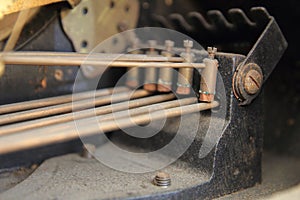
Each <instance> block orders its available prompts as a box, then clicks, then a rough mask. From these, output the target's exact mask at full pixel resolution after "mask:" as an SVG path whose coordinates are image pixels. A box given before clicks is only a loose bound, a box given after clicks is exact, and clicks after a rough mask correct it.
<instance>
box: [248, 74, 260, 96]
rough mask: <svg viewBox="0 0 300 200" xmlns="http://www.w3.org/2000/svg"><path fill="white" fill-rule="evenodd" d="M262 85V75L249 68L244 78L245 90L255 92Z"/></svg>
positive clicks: (249, 92)
mask: <svg viewBox="0 0 300 200" xmlns="http://www.w3.org/2000/svg"><path fill="white" fill-rule="evenodd" d="M261 86H262V76H261V74H260V73H259V72H258V71H256V70H250V71H249V72H248V73H247V74H246V76H245V80H244V87H245V91H246V92H247V93H248V94H251V95H253V94H256V93H257V92H258V91H259V90H260V88H261Z"/></svg>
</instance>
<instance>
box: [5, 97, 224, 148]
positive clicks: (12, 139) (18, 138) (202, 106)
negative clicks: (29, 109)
mask: <svg viewBox="0 0 300 200" xmlns="http://www.w3.org/2000/svg"><path fill="white" fill-rule="evenodd" d="M218 105H219V104H218V102H216V101H214V102H211V103H197V104H192V105H187V106H180V107H175V108H170V109H165V110H159V111H154V112H151V113H150V114H142V115H138V116H133V117H131V118H121V119H116V120H110V121H103V122H101V116H99V117H97V118H98V119H99V121H100V126H95V124H94V120H87V119H82V120H78V121H81V122H80V124H81V125H79V124H77V125H76V124H75V123H74V122H68V123H65V124H63V125H52V126H49V127H43V128H39V129H34V130H29V131H25V132H21V133H18V134H11V135H6V136H2V137H1V139H0V154H4V153H10V152H14V151H20V150H24V149H29V148H33V147H38V146H43V145H47V144H51V143H56V142H64V141H69V140H72V139H76V138H78V133H80V136H81V137H86V136H91V135H94V134H96V133H104V132H110V131H114V130H119V129H120V128H128V127H132V126H136V125H137V124H138V125H142V124H145V123H149V122H151V121H153V120H161V119H164V118H171V117H178V116H180V115H185V114H189V113H195V112H199V111H203V110H208V109H211V108H214V107H217V106H218ZM93 119H94V118H93ZM78 121H77V122H78ZM78 131H79V132H78ZM41 133H42V134H41Z"/></svg>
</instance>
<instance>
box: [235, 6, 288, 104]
mask: <svg viewBox="0 0 300 200" xmlns="http://www.w3.org/2000/svg"><path fill="white" fill-rule="evenodd" d="M251 11H252V12H253V13H255V14H256V16H265V17H267V18H268V19H269V22H268V23H267V26H266V28H265V29H264V31H263V33H262V34H261V36H260V37H259V39H258V40H257V41H256V43H255V44H254V46H253V47H252V49H251V50H250V52H249V53H248V55H247V57H246V59H245V60H244V61H243V62H242V63H241V64H240V65H239V66H238V68H237V69H236V72H235V75H234V77H233V89H234V93H235V96H236V97H237V98H238V99H239V100H240V101H241V103H240V105H247V104H250V103H251V102H252V101H253V100H254V99H255V98H256V96H257V95H258V94H259V91H260V89H261V86H262V84H263V83H264V82H265V81H266V80H267V79H268V77H269V75H270V74H271V72H272V71H273V69H274V68H275V66H276V64H277V63H278V61H279V60H280V58H281V56H282V55H283V53H284V51H285V50H286V48H287V45H288V44H287V41H286V39H285V38H284V36H283V34H282V32H281V30H280V28H279V26H278V24H277V22H276V21H275V19H274V17H272V16H270V15H269V13H268V12H267V11H266V9H265V8H263V7H255V8H252V9H251ZM260 69H261V70H260ZM255 88H257V89H255Z"/></svg>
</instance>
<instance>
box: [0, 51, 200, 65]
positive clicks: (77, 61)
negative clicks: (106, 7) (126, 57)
mask: <svg viewBox="0 0 300 200" xmlns="http://www.w3.org/2000/svg"><path fill="white" fill-rule="evenodd" d="M0 57H1V59H2V61H3V62H4V63H5V64H14V65H47V66H78V65H92V66H98V67H154V68H163V67H168V68H170V67H171V68H205V64H204V63H174V62H165V60H164V61H163V62H153V61H147V60H146V61H145V60H144V61H143V62H137V61H126V62H125V61H114V60H113V59H112V60H103V59H101V58H97V57H92V58H87V57H85V58H84V57H82V58H81V57H75V56H69V57H64V56H10V54H8V53H3V54H2V55H0ZM162 58H163V57H162ZM149 59H150V58H149Z"/></svg>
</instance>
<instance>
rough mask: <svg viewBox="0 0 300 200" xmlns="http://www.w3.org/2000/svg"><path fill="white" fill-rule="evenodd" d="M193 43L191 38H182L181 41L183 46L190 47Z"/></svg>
mask: <svg viewBox="0 0 300 200" xmlns="http://www.w3.org/2000/svg"><path fill="white" fill-rule="evenodd" d="M193 45H194V43H193V41H192V40H184V41H183V46H184V47H185V48H192V47H193Z"/></svg>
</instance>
